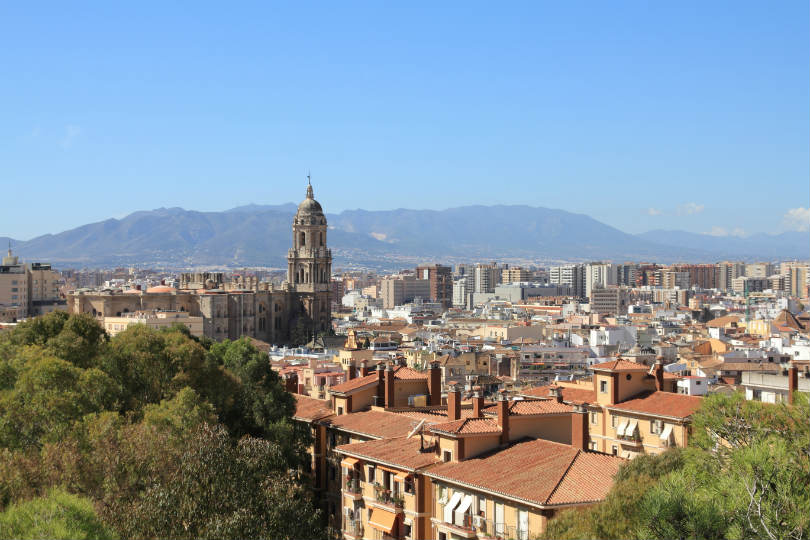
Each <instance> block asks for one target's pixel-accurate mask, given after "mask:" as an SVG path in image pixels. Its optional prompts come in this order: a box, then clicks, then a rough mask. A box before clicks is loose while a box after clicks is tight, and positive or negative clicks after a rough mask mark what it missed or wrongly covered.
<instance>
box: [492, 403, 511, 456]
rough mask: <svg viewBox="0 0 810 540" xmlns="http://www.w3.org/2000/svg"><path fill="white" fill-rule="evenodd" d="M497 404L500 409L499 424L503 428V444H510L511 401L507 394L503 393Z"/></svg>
mask: <svg viewBox="0 0 810 540" xmlns="http://www.w3.org/2000/svg"><path fill="white" fill-rule="evenodd" d="M495 406H496V408H497V410H498V426H499V427H500V428H501V445H503V446H506V445H507V444H509V401H508V400H507V399H506V396H504V395H501V396H499V397H498V401H497V403H496V405H495Z"/></svg>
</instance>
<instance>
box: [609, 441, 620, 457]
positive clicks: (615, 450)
mask: <svg viewBox="0 0 810 540" xmlns="http://www.w3.org/2000/svg"><path fill="white" fill-rule="evenodd" d="M610 451H611V453H612V454H613V455H614V456H618V455H619V447H618V446H616V445H615V444H614V445H613V446H611V447H610Z"/></svg>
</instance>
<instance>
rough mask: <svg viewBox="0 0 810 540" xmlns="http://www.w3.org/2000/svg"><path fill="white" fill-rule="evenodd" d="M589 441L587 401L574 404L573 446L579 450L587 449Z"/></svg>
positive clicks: (572, 421)
mask: <svg viewBox="0 0 810 540" xmlns="http://www.w3.org/2000/svg"><path fill="white" fill-rule="evenodd" d="M588 441H589V433H588V407H587V403H586V404H578V405H574V411H573V412H572V413H571V446H573V447H574V448H576V449H577V450H587V449H588Z"/></svg>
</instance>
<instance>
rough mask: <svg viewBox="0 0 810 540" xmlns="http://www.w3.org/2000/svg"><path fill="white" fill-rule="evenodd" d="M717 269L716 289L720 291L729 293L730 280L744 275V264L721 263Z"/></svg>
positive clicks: (717, 265)
mask: <svg viewBox="0 0 810 540" xmlns="http://www.w3.org/2000/svg"><path fill="white" fill-rule="evenodd" d="M715 266H716V267H717V273H716V278H717V288H718V289H720V290H721V291H730V290H731V282H732V280H734V279H736V278H738V277H742V276H744V275H745V263H742V262H729V261H723V262H720V263H717V264H716V265H715Z"/></svg>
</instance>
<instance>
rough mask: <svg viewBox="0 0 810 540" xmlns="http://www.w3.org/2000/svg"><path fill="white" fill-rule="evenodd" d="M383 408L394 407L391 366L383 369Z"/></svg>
mask: <svg viewBox="0 0 810 540" xmlns="http://www.w3.org/2000/svg"><path fill="white" fill-rule="evenodd" d="M385 406H386V407H393V406H394V366H392V365H391V364H388V367H386V368H385Z"/></svg>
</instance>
